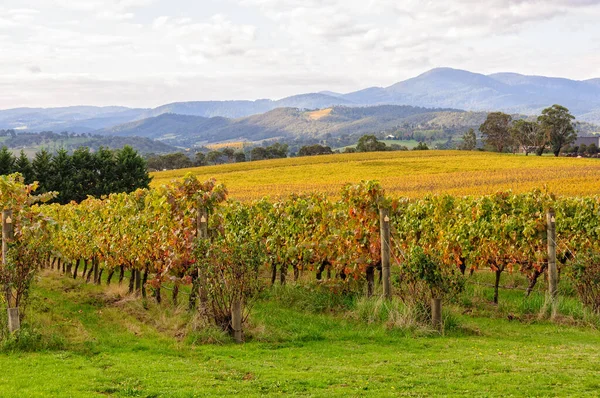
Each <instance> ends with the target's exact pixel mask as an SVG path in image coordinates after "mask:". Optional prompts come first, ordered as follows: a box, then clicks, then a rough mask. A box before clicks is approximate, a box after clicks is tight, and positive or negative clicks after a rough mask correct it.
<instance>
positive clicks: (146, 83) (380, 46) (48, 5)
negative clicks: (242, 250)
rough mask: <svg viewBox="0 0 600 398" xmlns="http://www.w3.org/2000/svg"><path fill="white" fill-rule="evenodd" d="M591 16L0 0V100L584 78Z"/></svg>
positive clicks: (402, 5) (326, 3)
mask: <svg viewBox="0 0 600 398" xmlns="http://www.w3.org/2000/svg"><path fill="white" fill-rule="evenodd" d="M599 18H600V0H461V1H458V0H448V1H445V2H441V1H434V0H402V1H398V0H218V1H217V0H211V1H202V2H190V1H188V0H53V1H48V0H2V1H1V5H0V49H1V50H2V61H1V62H0V85H2V87H3V90H4V91H3V92H4V93H5V94H2V93H0V96H2V95H3V97H2V98H3V99H2V101H0V108H2V107H10V106H11V105H14V106H20V105H40V104H43V105H54V104H56V103H58V102H60V103H61V104H63V105H64V104H69V103H70V104H76V103H101V104H108V103H112V104H135V105H143V104H144V103H148V104H149V103H161V102H168V101H171V100H173V101H174V100H178V99H181V100H183V99H228V98H265V97H270V98H275V97H278V96H280V97H282V96H286V95H292V94H297V93H301V92H308V91H320V90H334V91H341V92H348V91H353V90H356V89H361V88H365V87H369V86H375V85H377V86H386V85H390V84H393V83H395V82H397V81H399V80H403V79H405V78H409V77H412V76H414V75H416V74H419V73H422V72H424V71H426V70H427V69H429V68H432V67H436V66H451V67H456V68H464V69H469V70H472V71H475V72H482V73H491V72H497V71H514V72H525V73H538V74H554V75H562V76H564V75H565V74H566V75H567V77H575V78H591V77H594V76H598V75H600V72H599V71H600V69H598V63H597V62H593V61H595V57H594V56H592V55H590V54H593V53H594V51H595V50H597V46H598V44H597V43H598V42H600V28H599V27H598V24H597V21H598V19H599ZM596 52H597V51H596ZM573 60H577V62H573ZM61 87H62V88H61ZM6 93H11V94H12V93H17V94H15V95H9V94H6Z"/></svg>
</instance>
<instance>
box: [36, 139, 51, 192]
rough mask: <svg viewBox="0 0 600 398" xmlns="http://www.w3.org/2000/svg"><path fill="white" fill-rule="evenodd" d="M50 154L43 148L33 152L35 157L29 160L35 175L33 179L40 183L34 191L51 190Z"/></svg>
mask: <svg viewBox="0 0 600 398" xmlns="http://www.w3.org/2000/svg"><path fill="white" fill-rule="evenodd" d="M51 160H52V155H50V153H49V152H48V151H47V150H45V149H42V150H41V151H39V152H37V153H36V154H35V157H34V158H33V160H32V161H31V166H32V167H33V173H34V175H35V177H34V179H35V181H38V182H39V183H40V185H39V187H38V189H37V190H36V193H46V192H51V191H52V187H51V180H52V178H51V176H52V163H51Z"/></svg>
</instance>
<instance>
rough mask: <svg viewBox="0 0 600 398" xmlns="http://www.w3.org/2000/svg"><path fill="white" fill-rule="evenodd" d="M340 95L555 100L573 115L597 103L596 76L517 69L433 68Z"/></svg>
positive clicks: (431, 102)
mask: <svg viewBox="0 0 600 398" xmlns="http://www.w3.org/2000/svg"><path fill="white" fill-rule="evenodd" d="M341 98H344V99H347V100H350V101H353V102H356V103H363V104H381V103H387V104H409V105H415V106H426V107H450V108H459V109H465V110H474V111H494V110H501V111H505V112H518V113H525V114H535V113H539V112H540V111H541V110H542V109H543V108H546V107H548V106H551V105H553V104H556V103H558V104H562V105H565V106H566V107H568V108H569V109H570V110H571V111H572V112H573V113H574V114H575V115H582V114H586V113H589V112H591V111H594V110H596V109H600V79H591V80H587V81H577V80H569V79H562V78H550V77H543V76H525V75H520V74H517V73H495V74H491V75H483V74H479V73H472V72H468V71H464V70H458V69H451V68H436V69H432V70H430V71H428V72H425V73H423V74H421V75H419V76H417V77H414V78H411V79H408V80H405V81H402V82H399V83H396V84H394V85H391V86H389V87H371V88H368V89H365V90H360V91H356V92H353V93H349V94H345V95H343V96H342V97H341ZM598 121H600V119H598Z"/></svg>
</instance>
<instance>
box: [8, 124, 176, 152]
mask: <svg viewBox="0 0 600 398" xmlns="http://www.w3.org/2000/svg"><path fill="white" fill-rule="evenodd" d="M0 140H1V142H2V144H1V145H3V146H4V145H6V146H7V147H8V148H9V149H11V150H12V151H13V152H14V153H18V152H19V151H20V150H24V151H25V152H26V153H28V154H30V155H31V154H33V153H35V152H37V151H39V150H40V149H42V148H45V149H47V150H49V151H51V152H54V151H57V150H58V149H60V148H64V149H66V150H68V151H71V150H75V149H77V148H79V147H88V148H90V149H92V150H97V149H99V148H100V147H105V148H110V149H120V148H123V146H125V145H129V146H131V147H132V148H134V149H135V150H137V151H138V152H139V153H141V154H147V153H171V152H175V151H177V148H175V147H173V146H170V145H168V144H165V143H164V142H160V141H155V140H152V139H150V138H146V137H133V136H132V137H119V136H108V135H93V134H86V133H81V134H78V133H61V134H58V133H53V132H49V131H47V132H42V133H20V134H14V132H12V131H6V130H0Z"/></svg>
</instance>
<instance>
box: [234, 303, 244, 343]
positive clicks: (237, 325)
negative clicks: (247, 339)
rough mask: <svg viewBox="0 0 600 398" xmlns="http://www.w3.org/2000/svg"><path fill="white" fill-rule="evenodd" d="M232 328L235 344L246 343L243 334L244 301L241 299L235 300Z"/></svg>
mask: <svg viewBox="0 0 600 398" xmlns="http://www.w3.org/2000/svg"><path fill="white" fill-rule="evenodd" d="M231 327H232V329H233V338H234V340H235V342H236V343H242V342H243V341H244V337H243V334H242V301H241V300H240V299H239V298H236V299H234V302H233V305H232V308H231Z"/></svg>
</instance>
